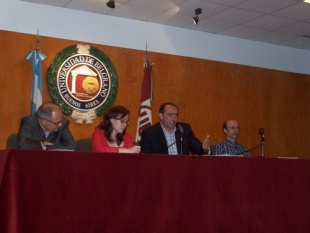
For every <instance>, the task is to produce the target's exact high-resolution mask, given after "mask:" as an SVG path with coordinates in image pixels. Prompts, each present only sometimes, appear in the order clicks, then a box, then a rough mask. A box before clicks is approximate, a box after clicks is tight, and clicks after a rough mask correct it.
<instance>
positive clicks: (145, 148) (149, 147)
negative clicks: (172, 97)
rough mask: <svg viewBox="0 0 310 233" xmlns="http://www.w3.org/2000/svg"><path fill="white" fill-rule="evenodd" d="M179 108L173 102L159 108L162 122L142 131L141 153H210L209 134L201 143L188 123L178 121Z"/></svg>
mask: <svg viewBox="0 0 310 233" xmlns="http://www.w3.org/2000/svg"><path fill="white" fill-rule="evenodd" d="M178 115H179V109H178V107H177V106H176V105H175V104H173V103H164V104H162V105H161V106H160V108H159V118H160V122H158V123H156V124H154V125H152V126H150V127H149V128H147V129H145V130H143V131H142V134H141V140H140V146H141V153H151V154H187V155H188V154H189V153H190V152H191V153H192V154H197V155H202V154H210V140H209V135H208V136H207V137H206V139H205V140H204V141H203V143H201V141H200V140H199V139H197V138H196V137H195V135H194V133H193V131H192V129H191V127H190V125H189V124H187V123H181V122H178Z"/></svg>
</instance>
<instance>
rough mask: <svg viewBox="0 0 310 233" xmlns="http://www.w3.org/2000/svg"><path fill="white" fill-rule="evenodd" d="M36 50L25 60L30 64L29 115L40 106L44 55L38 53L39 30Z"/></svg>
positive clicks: (29, 53) (27, 55) (28, 54)
mask: <svg viewBox="0 0 310 233" xmlns="http://www.w3.org/2000/svg"><path fill="white" fill-rule="evenodd" d="M35 43H36V49H35V50H34V51H30V52H28V53H27V54H26V56H25V57H26V59H27V60H28V61H31V63H32V90H31V96H30V100H31V107H30V111H31V113H32V114H33V113H35V112H36V110H37V109H38V108H39V107H40V105H41V104H42V69H41V63H42V61H43V60H44V59H45V57H46V56H45V54H43V53H42V52H41V51H40V36H39V29H38V30H37V36H36V40H35Z"/></svg>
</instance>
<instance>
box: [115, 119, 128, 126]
mask: <svg viewBox="0 0 310 233" xmlns="http://www.w3.org/2000/svg"><path fill="white" fill-rule="evenodd" d="M115 120H118V121H120V122H121V123H125V124H126V125H129V120H125V119H121V118H115Z"/></svg>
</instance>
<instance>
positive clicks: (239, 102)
mask: <svg viewBox="0 0 310 233" xmlns="http://www.w3.org/2000/svg"><path fill="white" fill-rule="evenodd" d="M35 39H36V38H35V36H34V35H28V34H22V33H14V32H8V31H0V50H1V55H2V56H1V63H0V69H1V77H0V82H1V87H2V91H1V92H0V97H1V100H2V103H1V105H2V109H3V111H2V114H1V118H0V124H1V129H2V130H1V134H0V149H4V148H5V142H6V138H7V136H8V135H9V134H10V133H12V132H17V130H18V127H19V121H20V119H21V117H23V116H24V115H27V114H29V112H30V100H29V99H30V91H31V78H32V77H31V74H32V70H31V63H30V62H28V61H26V60H25V54H26V53H27V52H29V51H31V50H33V49H35ZM74 44H89V45H91V46H95V47H97V48H98V49H100V50H102V51H103V52H104V53H105V54H106V55H107V56H108V57H109V58H110V59H111V61H112V62H113V64H114V66H115V68H116V70H117V73H118V77H119V89H118V95H117V98H116V101H115V104H122V105H124V106H126V107H127V108H129V109H130V111H131V115H130V119H131V121H130V125H129V128H128V131H129V133H130V134H132V136H133V137H134V136H135V133H136V127H137V116H138V111H139V101H140V94H141V84H142V79H143V57H144V54H145V51H138V50H132V49H125V48H117V47H111V46H105V45H98V44H91V43H87V42H79V41H72V40H63V39H57V38H50V37H41V43H40V49H41V51H42V52H43V53H44V54H46V55H47V58H46V59H45V60H44V61H43V63H42V72H43V100H44V101H47V100H50V96H49V93H48V91H47V84H46V73H47V69H48V67H49V65H50V62H51V61H52V59H53V58H54V57H55V55H56V54H57V53H58V52H60V51H61V50H62V49H64V48H65V47H67V46H70V45H74ZM148 57H149V61H150V62H151V63H154V65H153V75H154V97H155V99H154V103H153V109H152V110H153V122H156V121H157V120H158V108H159V106H160V104H161V103H163V102H167V101H169V102H175V103H176V104H177V105H178V106H179V109H180V117H179V120H180V121H186V122H189V123H191V125H192V128H193V129H194V132H195V134H196V136H197V137H199V138H200V139H201V140H203V138H204V137H205V136H206V135H207V134H210V137H211V141H212V142H213V143H217V142H220V141H222V140H224V139H225V135H224V134H223V131H222V123H223V121H224V120H225V119H226V118H228V117H235V118H237V119H238V121H239V123H240V125H241V133H240V138H239V141H240V142H241V143H243V144H245V145H246V146H247V147H249V148H251V147H253V146H255V145H257V144H259V143H260V136H259V134H258V129H259V128H261V127H263V128H264V129H265V134H266V147H265V153H266V154H267V155H268V156H270V157H276V156H298V157H308V158H310V154H307V153H308V150H307V149H308V148H307V146H308V144H309V141H310V140H309V139H310V136H309V133H308V132H309V131H310V123H309V119H310V118H309V116H310V112H309V111H310V110H309V109H310V92H309V90H310V77H309V75H302V74H295V73H289V72H282V71H276V70H269V69H262V68H257V67H249V66H243V65H237V64H229V63H224V62H216V61H209V60H203V59H196V58H189V57H182V56H174V55H168V54H160V53H154V52H148ZM66 117H67V118H68V119H69V120H70V129H71V131H72V133H73V135H74V137H75V139H78V138H83V137H91V134H92V131H93V128H94V127H95V126H96V125H98V124H99V122H100V121H101V117H98V118H97V119H96V120H95V122H94V123H93V124H90V125H86V124H83V125H79V124H77V123H75V122H74V121H73V119H72V118H71V117H70V116H66ZM253 154H254V155H255V156H259V155H260V150H257V151H255V152H253Z"/></svg>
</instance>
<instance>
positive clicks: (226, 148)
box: [212, 140, 251, 156]
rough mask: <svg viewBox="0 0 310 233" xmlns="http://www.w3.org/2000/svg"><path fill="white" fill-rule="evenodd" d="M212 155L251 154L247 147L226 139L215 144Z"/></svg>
mask: <svg viewBox="0 0 310 233" xmlns="http://www.w3.org/2000/svg"><path fill="white" fill-rule="evenodd" d="M214 150H215V151H214V152H213V153H212V154H214V155H239V156H251V154H250V153H249V152H248V150H247V148H246V147H245V146H244V145H242V144H239V143H237V142H232V141H228V140H226V141H225V142H221V143H219V144H217V145H215V149H214Z"/></svg>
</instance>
